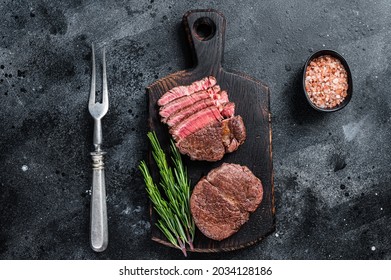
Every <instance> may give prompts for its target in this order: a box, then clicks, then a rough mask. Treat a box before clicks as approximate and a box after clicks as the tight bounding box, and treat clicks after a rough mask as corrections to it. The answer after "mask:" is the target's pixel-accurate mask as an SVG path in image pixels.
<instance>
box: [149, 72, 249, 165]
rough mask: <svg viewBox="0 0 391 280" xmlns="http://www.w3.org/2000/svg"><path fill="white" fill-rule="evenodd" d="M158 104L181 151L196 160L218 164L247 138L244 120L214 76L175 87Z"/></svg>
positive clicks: (162, 116) (162, 119)
mask: <svg viewBox="0 0 391 280" xmlns="http://www.w3.org/2000/svg"><path fill="white" fill-rule="evenodd" d="M157 103H158V105H159V106H160V108H159V115H160V117H161V121H162V122H163V123H166V124H167V125H168V127H169V132H170V134H171V135H172V137H173V139H174V140H175V143H176V146H177V147H178V149H179V151H180V152H181V153H182V154H186V155H188V156H189V157H190V158H191V159H193V160H206V161H218V160H220V159H222V158H223V156H224V154H225V153H231V152H233V151H235V150H237V149H238V147H239V146H240V145H241V144H243V143H244V141H245V139H246V128H245V126H244V123H243V119H242V118H241V117H240V116H235V104H234V103H233V102H230V101H229V99H228V93H227V92H226V91H224V90H221V88H220V86H219V85H217V81H216V78H215V77H213V76H209V77H205V78H203V79H201V80H199V81H196V82H194V83H192V84H190V85H188V86H178V87H174V88H172V89H171V90H169V91H168V92H166V93H165V94H164V95H163V96H162V97H161V98H160V99H159V100H158V102H157Z"/></svg>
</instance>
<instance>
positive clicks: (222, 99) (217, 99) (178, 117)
mask: <svg viewBox="0 0 391 280" xmlns="http://www.w3.org/2000/svg"><path fill="white" fill-rule="evenodd" d="M188 97H190V96H188ZM226 104H227V105H226ZM229 104H231V103H230V102H228V95H227V94H226V93H225V94H224V91H222V92H220V93H218V94H216V95H214V96H212V97H211V98H207V99H202V100H199V101H197V102H195V103H193V104H191V105H190V106H187V107H185V108H183V109H181V110H178V111H176V112H175V113H173V114H171V115H170V116H169V117H168V119H167V120H166V123H167V125H168V126H170V127H171V126H175V125H177V124H178V123H180V122H181V121H183V120H184V119H186V118H188V117H190V116H191V115H193V114H195V113H197V112H198V111H200V110H202V109H205V108H207V107H213V106H216V107H217V108H218V109H219V111H220V112H221V113H222V114H223V112H224V114H227V110H226V109H225V107H226V106H227V107H231V105H229ZM232 104H233V103H232ZM229 110H231V108H230V109H229ZM234 110H235V107H234ZM232 115H233V114H232ZM232 115H231V116H232Z"/></svg>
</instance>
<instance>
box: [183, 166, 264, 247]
mask: <svg viewBox="0 0 391 280" xmlns="http://www.w3.org/2000/svg"><path fill="white" fill-rule="evenodd" d="M262 197H263V187H262V182H261V180H260V179H258V178H257V177H256V176H255V175H254V174H253V173H252V172H251V170H250V169H249V168H248V167H246V166H241V165H239V164H233V163H223V164H222V165H221V166H220V167H217V168H215V169H213V170H211V171H210V172H209V173H208V175H207V176H205V177H203V178H202V179H201V180H200V181H199V182H198V183H197V185H196V186H195V187H194V190H193V193H192V195H191V198H190V209H191V213H192V215H193V218H194V222H195V224H196V225H197V227H198V229H199V230H200V231H201V232H202V233H203V234H204V235H205V236H207V237H209V238H211V239H214V240H218V241H220V240H223V239H225V238H227V237H229V236H231V235H232V234H234V233H236V232H237V231H238V230H239V229H240V227H241V226H242V225H243V224H244V223H246V222H247V221H248V219H249V217H250V213H251V212H254V211H255V210H256V209H257V208H258V206H259V204H260V203H261V202H262Z"/></svg>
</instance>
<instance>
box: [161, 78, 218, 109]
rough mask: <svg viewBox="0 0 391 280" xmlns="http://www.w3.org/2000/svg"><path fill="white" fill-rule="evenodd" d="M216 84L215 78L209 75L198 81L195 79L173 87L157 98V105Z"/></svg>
mask: <svg viewBox="0 0 391 280" xmlns="http://www.w3.org/2000/svg"><path fill="white" fill-rule="evenodd" d="M215 84H216V78H215V77H212V76H209V77H205V78H203V79H202V80H200V81H196V82H194V83H192V84H191V85H189V86H179V87H174V88H172V89H171V90H169V91H168V92H166V93H165V94H163V96H162V97H161V98H160V99H159V100H158V105H159V106H163V105H166V104H167V103H169V102H171V101H173V100H174V99H177V98H179V97H182V96H185V95H191V94H193V93H195V92H197V91H201V90H206V89H207V88H210V87H213V86H214V85H215Z"/></svg>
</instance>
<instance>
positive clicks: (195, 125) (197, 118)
mask: <svg viewBox="0 0 391 280" xmlns="http://www.w3.org/2000/svg"><path fill="white" fill-rule="evenodd" d="M222 119H223V117H222V116H221V114H220V111H219V109H217V108H216V107H207V108H205V109H202V110H201V111H199V112H197V113H195V114H194V115H191V116H190V117H188V118H187V119H185V120H183V121H182V122H180V123H179V124H177V125H176V126H174V127H172V128H171V129H170V133H171V135H172V137H173V138H174V140H175V141H179V140H181V139H183V138H185V137H186V136H188V135H191V134H193V133H194V132H196V131H197V130H200V129H202V128H203V127H205V126H206V125H208V124H210V123H218V122H220V121H221V120H222Z"/></svg>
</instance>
